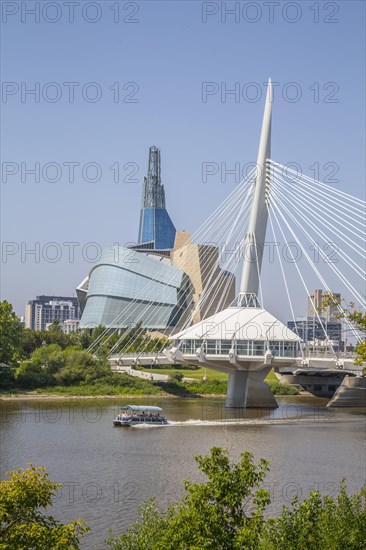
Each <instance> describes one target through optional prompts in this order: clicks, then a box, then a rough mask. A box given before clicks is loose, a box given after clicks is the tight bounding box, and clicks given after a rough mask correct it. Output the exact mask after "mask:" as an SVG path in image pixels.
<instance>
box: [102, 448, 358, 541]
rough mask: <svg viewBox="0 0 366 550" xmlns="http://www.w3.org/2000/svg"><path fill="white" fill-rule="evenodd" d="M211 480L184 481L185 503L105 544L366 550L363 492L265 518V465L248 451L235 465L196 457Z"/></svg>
mask: <svg viewBox="0 0 366 550" xmlns="http://www.w3.org/2000/svg"><path fill="white" fill-rule="evenodd" d="M196 461H197V462H198V464H199V469H200V470H201V472H203V473H204V474H205V475H206V476H207V478H208V481H206V482H204V483H190V482H189V481H185V482H184V485H185V489H186V492H187V494H186V496H185V497H183V500H182V501H181V502H179V503H177V504H175V505H171V506H169V508H168V510H167V511H166V512H161V511H159V509H158V508H157V506H156V505H155V502H154V500H151V501H149V502H147V503H145V505H143V507H142V508H141V511H140V520H139V521H137V522H136V523H134V524H133V525H132V526H131V527H130V528H129V530H128V531H127V533H125V534H123V535H121V536H120V537H119V538H116V537H114V536H113V535H112V536H111V538H110V539H109V540H108V541H107V543H108V544H109V545H110V546H111V547H112V548H113V549H114V550H141V549H144V550H145V549H146V550H188V549H189V550H204V549H206V550H208V549H209V550H330V549H331V550H365V549H366V543H365V541H366V487H363V488H362V489H361V490H360V491H359V493H357V494H355V495H353V496H349V495H347V492H346V486H345V483H342V484H341V490H340V493H339V495H338V497H337V498H332V497H328V496H325V497H322V496H321V495H320V493H319V492H318V491H313V492H312V493H311V494H310V496H309V498H308V499H305V500H304V501H303V502H301V503H300V502H299V501H298V499H297V498H294V500H293V502H292V504H291V505H290V506H289V507H288V508H286V507H284V508H283V510H282V514H281V515H280V516H279V517H278V518H274V519H265V518H264V510H265V508H266V506H267V505H268V504H269V502H270V498H269V493H268V492H267V491H265V490H264V489H262V488H260V486H261V484H262V481H263V479H264V477H265V474H266V472H267V471H268V469H269V468H268V464H269V463H268V462H266V461H265V460H263V459H261V460H260V461H259V463H258V464H255V463H254V461H253V456H252V455H251V454H250V453H248V452H246V453H242V454H241V455H240V459H239V462H237V463H236V464H231V463H230V461H229V458H228V455H227V452H225V451H223V450H222V449H220V448H216V447H214V448H213V449H211V452H210V455H209V456H204V457H202V456H196Z"/></svg>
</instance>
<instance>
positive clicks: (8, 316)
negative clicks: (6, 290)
mask: <svg viewBox="0 0 366 550" xmlns="http://www.w3.org/2000/svg"><path fill="white" fill-rule="evenodd" d="M21 332H22V326H21V324H20V320H19V319H18V317H17V316H16V314H15V313H14V311H13V306H12V305H11V304H10V303H9V302H7V301H6V300H3V301H2V302H0V363H5V364H7V365H10V366H15V365H16V363H17V361H18V359H19V358H20V350H21V343H20V335H21Z"/></svg>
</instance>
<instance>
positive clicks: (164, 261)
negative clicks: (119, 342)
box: [76, 147, 235, 331]
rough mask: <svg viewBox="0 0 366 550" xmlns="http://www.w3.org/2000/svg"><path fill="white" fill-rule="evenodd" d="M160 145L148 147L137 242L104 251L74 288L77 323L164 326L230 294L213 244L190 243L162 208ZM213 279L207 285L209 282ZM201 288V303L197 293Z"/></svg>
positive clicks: (230, 278)
mask: <svg viewBox="0 0 366 550" xmlns="http://www.w3.org/2000/svg"><path fill="white" fill-rule="evenodd" d="M160 174H161V167H160V149H158V148H157V147H150V149H149V162H148V172H147V177H146V178H145V180H144V189H143V202H142V209H141V214H140V225H139V237H138V244H137V245H134V246H131V247H129V248H125V247H117V248H115V249H114V250H112V249H111V248H109V249H107V250H104V251H103V254H102V257H101V258H100V260H99V261H98V262H97V263H96V264H95V266H93V269H92V270H91V272H90V273H89V276H88V277H86V278H85V279H84V280H83V281H82V282H81V283H80V285H79V286H78V288H77V289H76V293H77V296H78V299H79V303H80V307H81V310H82V317H81V321H80V328H93V327H96V326H98V325H104V326H105V327H107V328H125V327H128V326H130V325H134V324H136V323H138V322H140V321H141V322H142V325H143V327H144V328H148V329H150V330H159V331H164V330H165V329H166V328H168V327H173V326H174V327H175V326H179V325H180V324H181V323H182V322H183V320H184V319H186V318H187V316H188V315H189V314H190V313H193V311H194V313H193V317H194V320H195V321H197V320H200V319H202V318H203V316H206V315H209V314H213V313H214V312H215V308H220V307H226V306H227V305H228V304H229V303H231V302H232V300H233V299H234V297H235V277H234V275H233V274H232V273H228V272H226V271H223V270H222V269H221V268H220V265H219V252H218V249H217V247H215V246H210V245H201V244H195V243H192V242H191V240H190V235H189V233H187V232H184V231H176V229H175V227H174V225H173V222H172V221H171V219H170V216H169V214H168V212H167V210H166V204H165V191H164V186H163V185H162V183H161V175H160ZM212 280H215V281H216V284H215V285H212V288H210V289H209V290H208V286H210V285H209V284H210V281H212ZM203 292H206V295H205V297H206V300H205V303H206V304H207V305H206V307H201V306H200V297H201V296H202V294H203Z"/></svg>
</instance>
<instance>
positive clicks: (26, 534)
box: [0, 464, 90, 550]
mask: <svg viewBox="0 0 366 550" xmlns="http://www.w3.org/2000/svg"><path fill="white" fill-rule="evenodd" d="M8 475H9V476H10V479H6V480H3V481H0V549H4V550H5V549H6V550H40V549H42V550H54V549H56V548H57V549H60V550H63V549H65V550H71V549H73V548H79V540H80V537H83V536H85V533H86V532H87V531H89V530H90V529H89V528H88V527H87V525H86V524H85V522H84V521H83V520H80V519H78V520H77V521H73V522H72V523H69V524H62V523H61V522H60V521H58V520H57V519H55V518H54V517H53V516H48V515H46V514H45V512H44V509H45V508H47V507H48V506H50V505H52V497H53V496H54V495H55V494H56V492H57V490H58V489H59V488H60V487H62V485H61V484H59V483H55V482H54V481H51V480H50V479H49V477H48V474H47V473H46V471H45V469H44V468H43V467H38V468H36V467H33V466H32V465H31V464H30V465H29V466H28V468H26V469H22V468H20V469H18V470H14V471H11V472H8Z"/></svg>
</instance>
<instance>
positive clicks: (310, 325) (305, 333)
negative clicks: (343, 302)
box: [287, 317, 342, 349]
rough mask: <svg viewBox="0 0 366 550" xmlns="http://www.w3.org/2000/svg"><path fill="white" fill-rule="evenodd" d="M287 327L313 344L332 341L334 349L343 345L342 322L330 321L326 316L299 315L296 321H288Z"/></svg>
mask: <svg viewBox="0 0 366 550" xmlns="http://www.w3.org/2000/svg"><path fill="white" fill-rule="evenodd" d="M287 327H288V328H289V329H291V330H292V331H293V332H295V333H296V334H297V335H298V336H299V337H300V338H301V340H303V341H304V342H311V343H312V345H313V346H322V345H323V344H326V343H327V342H331V343H332V347H333V348H334V349H340V348H341V347H342V323H341V322H340V321H333V322H332V321H328V320H327V319H326V318H325V317H319V318H318V317H299V318H297V319H295V321H288V322H287Z"/></svg>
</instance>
